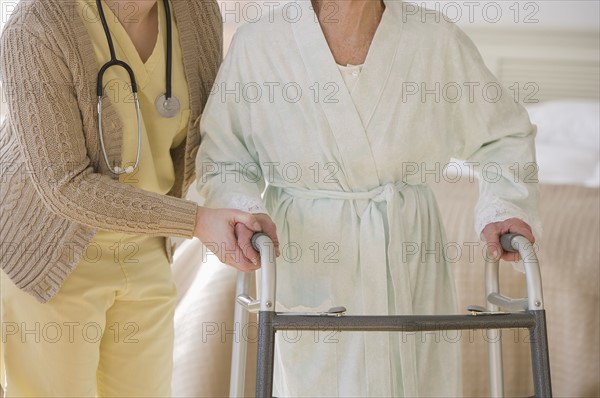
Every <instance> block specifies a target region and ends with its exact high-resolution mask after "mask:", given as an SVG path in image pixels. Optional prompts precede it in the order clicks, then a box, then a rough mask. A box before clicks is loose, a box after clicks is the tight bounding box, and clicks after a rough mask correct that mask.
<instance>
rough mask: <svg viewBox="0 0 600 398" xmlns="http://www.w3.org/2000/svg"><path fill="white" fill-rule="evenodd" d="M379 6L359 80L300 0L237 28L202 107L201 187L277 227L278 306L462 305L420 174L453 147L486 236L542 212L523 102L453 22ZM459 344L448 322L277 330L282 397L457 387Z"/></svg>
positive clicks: (419, 308) (456, 391) (425, 176)
mask: <svg viewBox="0 0 600 398" xmlns="http://www.w3.org/2000/svg"><path fill="white" fill-rule="evenodd" d="M385 4H386V11H385V13H384V15H383V19H382V21H381V24H380V26H379V28H378V30H377V32H376V35H375V37H374V40H373V43H372V45H371V49H370V51H369V54H368V56H367V59H366V62H365V64H364V67H363V69H362V72H361V74H360V77H359V80H358V82H357V83H356V86H355V88H354V89H353V91H352V92H351V93H350V92H348V90H347V88H346V85H345V84H344V81H343V79H342V76H341V75H340V71H339V69H338V67H337V66H336V64H335V61H334V59H333V57H332V55H331V52H330V50H329V48H328V45H327V43H326V41H325V38H324V35H323V33H322V30H321V28H320V25H319V23H318V22H317V19H316V17H315V15H314V13H313V11H312V9H311V5H310V2H309V1H298V2H295V3H291V4H289V5H286V6H284V7H280V8H276V9H274V10H272V12H271V13H270V14H269V15H268V16H267V15H265V16H264V17H263V18H262V19H261V20H260V21H259V22H256V23H249V24H247V25H245V26H243V27H242V28H241V29H240V30H239V31H238V32H237V34H236V36H235V37H234V40H233V43H232V45H231V48H230V50H229V53H228V55H227V58H226V60H225V63H224V65H223V67H222V69H221V71H220V74H219V76H218V78H217V83H216V84H215V87H214V90H213V94H212V97H211V99H210V100H209V103H208V105H207V107H206V109H205V112H204V115H203V119H202V123H201V130H202V135H203V142H202V145H201V150H200V153H199V155H198V159H197V162H198V163H197V164H198V175H199V182H198V188H199V190H200V193H201V195H202V196H204V197H205V198H206V205H207V206H210V207H236V208H239V209H243V210H247V211H253V212H268V213H269V214H270V216H271V217H272V218H273V220H274V221H275V223H276V224H277V227H278V235H279V239H280V241H281V248H282V254H283V255H282V257H281V258H280V259H279V260H278V268H277V271H278V275H277V282H278V291H277V309H278V310H279V311H297V310H310V311H322V310H326V309H328V308H330V307H332V306H345V307H346V308H347V309H348V314H371V315H375V314H452V313H456V312H457V310H458V309H457V308H456V295H455V291H454V282H453V278H452V275H451V270H450V267H449V262H448V261H447V260H446V259H445V257H444V255H443V254H444V253H443V247H444V244H445V243H446V242H445V235H444V229H443V226H442V224H441V221H440V216H439V214H438V208H437V205H436V201H435V198H434V196H433V194H432V192H431V190H430V188H429V187H428V185H427V184H428V183H430V182H432V181H435V180H436V178H437V179H438V180H439V179H440V178H445V176H444V175H442V174H441V173H442V169H443V166H444V165H445V164H446V163H447V162H448V161H449V160H450V158H451V157H456V158H461V159H469V160H470V161H472V162H474V164H476V163H478V164H479V165H478V167H479V169H483V171H484V172H485V178H482V179H481V180H482V183H481V199H480V202H479V204H478V206H477V209H476V212H477V217H476V219H477V225H476V228H477V230H478V231H477V232H478V233H479V232H480V231H481V230H482V229H483V227H484V226H485V225H487V224H488V223H490V222H495V221H500V220H504V219H507V218H510V217H519V218H522V219H524V220H525V221H526V222H529V223H535V222H536V219H535V217H536V216H535V214H536V212H535V206H536V200H537V194H536V185H535V178H536V175H535V170H534V172H531V166H532V165H531V162H534V161H535V159H534V146H533V141H534V136H535V126H533V125H532V124H531V123H530V121H529V118H528V115H527V113H526V111H525V110H524V108H523V107H521V106H520V105H518V104H517V103H515V101H514V99H513V96H512V92H510V91H507V90H506V89H502V88H501V87H500V85H499V84H498V83H497V80H496V78H495V77H494V76H493V75H492V74H491V73H490V72H489V71H488V69H487V68H486V67H485V65H484V64H483V61H482V59H481V57H480V55H479V53H478V52H477V50H476V48H475V47H474V45H473V43H472V42H471V41H470V40H469V39H468V38H467V37H466V36H465V35H464V33H462V32H461V31H460V30H459V29H458V28H457V27H456V26H455V25H453V24H450V23H448V22H446V21H445V20H444V19H443V17H441V18H439V22H438V21H436V17H435V16H432V14H427V15H429V16H428V17H427V18H423V16H424V14H422V13H421V12H420V11H421V9H417V10H418V11H419V12H417V13H415V12H414V10H415V9H414V8H411V12H410V13H409V12H407V9H406V8H405V7H404V3H401V2H400V1H386V3H385ZM438 17H439V15H438ZM330 18H332V21H333V20H334V19H335V14H332V15H331V16H330ZM423 19H425V21H423ZM499 89H500V90H501V91H500V92H498V90H499ZM516 171H519V173H516ZM462 178H469V176H468V175H463V176H462ZM265 182H266V183H267V184H266V186H267V188H266V191H265V192H264V194H263V189H264V188H265ZM261 196H262V197H261ZM415 248H419V249H418V251H415ZM477 260H478V261H479V260H480V259H479V258H478V259H477ZM481 261H482V260H481ZM459 343H460V341H459V339H457V335H456V333H422V334H421V333H416V334H415V333H405V334H399V333H381V332H379V333H370V334H366V333H343V334H342V333H337V332H333V331H321V332H298V333H296V332H286V333H278V338H277V348H276V358H275V359H276V371H275V390H274V394H275V395H276V396H294V397H297V396H306V397H309V396H310V397H315V396H343V397H348V396H357V397H366V396H371V397H382V396H427V397H430V396H445V397H447V396H459V395H460V358H459V346H460V344H459Z"/></svg>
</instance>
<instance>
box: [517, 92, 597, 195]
mask: <svg viewBox="0 0 600 398" xmlns="http://www.w3.org/2000/svg"><path fill="white" fill-rule="evenodd" d="M527 111H528V112H529V116H530V118H531V122H532V123H533V124H535V125H537V128H538V134H537V137H536V154H537V162H538V165H539V179H540V182H541V183H546V184H575V185H584V186H589V187H598V186H600V102H597V101H575V100H573V101H554V102H544V103H539V104H533V105H528V106H527Z"/></svg>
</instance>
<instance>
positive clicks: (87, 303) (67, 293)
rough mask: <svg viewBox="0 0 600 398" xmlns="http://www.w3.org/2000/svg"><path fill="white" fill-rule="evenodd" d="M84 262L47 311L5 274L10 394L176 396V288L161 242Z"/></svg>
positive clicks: (93, 255) (101, 248)
mask: <svg viewBox="0 0 600 398" xmlns="http://www.w3.org/2000/svg"><path fill="white" fill-rule="evenodd" d="M109 246H110V247H109ZM86 257H87V258H84V259H83V260H82V261H81V262H80V263H79V265H78V266H77V267H76V268H75V270H74V271H73V273H72V274H71V275H70V276H69V278H68V279H67V280H66V282H65V284H64V285H63V286H62V288H61V290H60V291H59V293H58V294H57V295H56V296H55V297H54V298H53V299H52V300H50V302H48V303H46V304H40V303H39V302H38V301H37V300H36V299H34V298H33V297H32V296H30V295H28V294H26V293H23V292H22V291H20V290H19V289H17V288H16V286H15V285H14V284H13V283H12V282H11V281H10V280H9V279H8V277H7V276H6V275H5V274H4V273H2V275H1V286H0V288H1V296H2V301H1V305H2V308H1V310H2V340H1V344H2V346H1V347H2V350H0V353H1V357H0V365H3V368H4V372H3V373H4V374H3V375H1V374H0V375H1V376H2V379H0V380H1V381H2V384H3V386H5V395H6V397H95V396H100V397H133V396H135V397H168V396H170V391H171V371H172V362H173V313H174V309H175V301H176V289H175V285H174V283H173V280H172V277H171V267H170V264H169V262H168V260H167V256H166V253H165V249H164V240H163V238H143V239H142V238H141V239H140V244H136V243H135V242H134V243H133V244H131V242H129V243H127V244H125V245H122V244H116V245H115V243H114V242H113V244H112V245H91V246H88V249H87V251H86ZM1 369H2V366H0V370H1ZM0 373H2V372H0Z"/></svg>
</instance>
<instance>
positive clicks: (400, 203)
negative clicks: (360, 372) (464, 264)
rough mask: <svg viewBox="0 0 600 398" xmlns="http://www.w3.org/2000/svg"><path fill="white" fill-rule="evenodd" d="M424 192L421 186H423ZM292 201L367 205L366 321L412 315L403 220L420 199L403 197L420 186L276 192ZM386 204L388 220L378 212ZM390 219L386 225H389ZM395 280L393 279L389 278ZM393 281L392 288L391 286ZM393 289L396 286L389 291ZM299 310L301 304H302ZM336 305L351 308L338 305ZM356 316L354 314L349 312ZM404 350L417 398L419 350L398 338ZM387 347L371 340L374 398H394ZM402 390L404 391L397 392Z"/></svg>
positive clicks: (407, 377)
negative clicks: (375, 317)
mask: <svg viewBox="0 0 600 398" xmlns="http://www.w3.org/2000/svg"><path fill="white" fill-rule="evenodd" d="M421 187H422V186H421ZM269 188H271V189H276V190H281V191H283V192H285V193H287V194H289V195H291V196H293V197H297V198H302V199H329V200H355V201H361V200H366V201H367V202H368V204H367V205H366V207H365V208H364V211H363V212H362V214H361V216H360V218H361V220H360V243H359V253H360V269H361V278H360V279H361V283H362V289H361V290H362V294H363V297H362V301H363V305H364V311H365V315H388V314H397V315H413V306H412V287H411V283H410V273H409V264H408V263H407V262H406V261H403V259H402V250H401V246H402V242H403V241H406V240H407V239H410V238H409V237H410V233H409V232H410V231H407V230H406V227H405V225H404V222H403V220H402V215H403V214H408V215H411V216H412V215H413V214H415V213H416V211H417V206H418V204H417V203H416V199H415V195H413V194H409V195H407V197H405V196H404V193H405V191H407V190H411V189H418V186H414V185H409V184H406V183H404V182H397V183H389V184H385V185H381V186H378V187H377V188H374V189H372V190H370V191H364V192H342V191H329V190H316V189H306V188H297V187H275V186H270V187H269ZM382 202H385V203H386V208H387V217H385V216H384V215H383V214H382V212H381V211H380V210H379V209H378V208H377V206H375V205H374V204H375V203H382ZM385 218H387V220H385ZM386 221H387V225H388V227H389V244H388V246H387V248H386V247H385V242H386V239H385V222H386ZM388 272H389V275H391V278H388ZM388 281H389V284H388ZM390 285H391V286H390ZM390 288H392V289H393V294H392V297H393V298H394V299H393V300H391V301H390V300H388V293H389V290H388V289H390ZM299 304H300V303H299ZM336 305H346V304H345V303H341V302H340V303H336ZM349 310H350V311H352V310H353V309H352V308H349ZM397 336H398V337H397V338H398V339H399V347H400V367H401V369H397V371H401V374H402V386H403V390H404V394H403V396H405V397H406V396H408V397H414V396H418V385H417V373H416V372H417V363H416V347H415V341H414V339H413V338H416V336H411V337H412V338H411V337H409V338H402V337H401V335H400V334H397ZM384 346H385V345H380V344H377V339H375V338H373V337H372V338H370V339H366V344H365V358H366V362H367V363H366V370H365V371H366V372H367V380H369V386H368V393H369V396H390V394H392V391H393V390H392V385H391V379H392V378H393V375H392V368H391V365H390V361H389V360H387V358H389V357H390V354H391V355H393V353H390V352H388V351H386V350H385V348H384ZM398 387H400V386H398Z"/></svg>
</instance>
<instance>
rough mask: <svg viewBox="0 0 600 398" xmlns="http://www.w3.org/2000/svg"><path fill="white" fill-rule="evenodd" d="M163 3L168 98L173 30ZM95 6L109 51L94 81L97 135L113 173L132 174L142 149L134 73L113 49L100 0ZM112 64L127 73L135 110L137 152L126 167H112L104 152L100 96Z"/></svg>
mask: <svg viewBox="0 0 600 398" xmlns="http://www.w3.org/2000/svg"><path fill="white" fill-rule="evenodd" d="M163 4H164V7H165V15H166V19H167V60H166V93H165V98H166V100H169V99H170V98H171V97H172V85H171V73H172V61H173V46H172V41H173V31H172V26H171V8H170V6H169V0H163ZM96 6H97V8H98V15H99V16H100V21H101V22H102V28H103V30H104V34H105V36H106V41H107V43H108V49H109V52H110V61H108V62H107V63H105V64H104V65H102V67H101V68H100V70H99V71H98V77H97V81H96V95H97V97H98V110H97V112H98V135H99V137H100V147H101V148H102V155H103V157H104V161H105V162H106V165H107V166H108V168H109V169H110V171H111V172H112V173H113V174H117V175H121V174H132V173H133V172H134V171H135V170H136V169H137V168H138V166H139V163H140V157H141V150H142V127H141V123H142V120H141V119H142V118H141V111H140V102H139V98H138V86H137V81H136V79H135V74H134V72H133V69H132V68H131V67H130V66H129V65H128V64H127V63H126V62H124V61H121V60H119V59H118V58H117V54H116V51H115V46H114V43H113V40H112V36H111V34H110V29H109V28H108V22H107V20H106V15H105V13H104V9H103V8H102V1H101V0H96ZM113 66H119V67H121V68H123V69H125V71H126V72H127V74H128V75H129V80H130V83H131V92H132V94H133V100H134V105H135V110H136V117H137V125H138V128H137V133H138V146H137V154H136V158H135V164H134V165H133V166H128V167H126V168H122V167H119V166H115V167H112V166H111V165H110V163H109V160H108V154H107V153H106V146H105V145H104V131H103V129H102V98H103V96H104V74H105V72H106V71H107V70H108V69H110V68H111V67H113Z"/></svg>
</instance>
